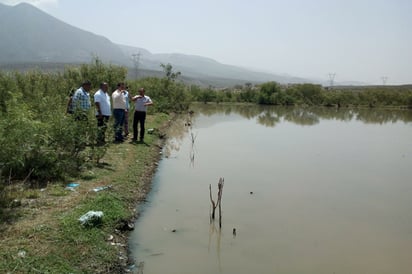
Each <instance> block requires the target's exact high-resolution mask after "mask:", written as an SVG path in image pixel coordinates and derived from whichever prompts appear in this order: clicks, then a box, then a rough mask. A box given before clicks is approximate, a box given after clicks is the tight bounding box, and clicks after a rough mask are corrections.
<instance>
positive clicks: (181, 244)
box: [129, 105, 412, 274]
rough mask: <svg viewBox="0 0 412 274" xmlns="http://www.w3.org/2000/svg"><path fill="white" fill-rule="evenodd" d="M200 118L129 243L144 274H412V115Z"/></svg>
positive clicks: (169, 153)
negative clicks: (218, 204)
mask: <svg viewBox="0 0 412 274" xmlns="http://www.w3.org/2000/svg"><path fill="white" fill-rule="evenodd" d="M193 110H194V114H193V115H184V116H182V117H181V118H180V120H179V121H178V122H177V124H176V127H174V128H173V130H172V131H171V132H170V133H169V136H170V139H169V141H168V143H167V145H166V146H165V148H164V150H163V156H164V157H163V159H162V160H161V162H160V164H159V168H158V171H157V173H156V175H155V177H154V179H153V189H152V191H151V193H150V195H149V197H148V201H147V203H146V204H145V205H143V207H142V210H143V213H142V215H141V217H140V218H139V219H138V221H137V223H136V229H135V231H134V232H133V234H132V235H131V237H130V239H129V244H130V248H131V253H132V257H133V258H134V259H135V262H136V266H137V265H140V269H139V268H138V267H136V268H134V270H133V271H134V272H135V273H144V274H151V273H176V274H183V273H208V274H209V273H236V274H242V273H248V274H250V273H317V274H322V273H330V274H332V273H336V274H338V273H352V274H353V273H359V274H364V273H398V274H402V273H405V274H406V273H412V112H411V111H395V110H370V109H361V110H356V109H355V110H349V109H343V110H339V109H325V108H280V107H259V106H217V105H198V106H194V107H193ZM221 177H223V178H224V188H223V196H222V228H221V229H220V228H219V222H218V219H216V221H215V222H212V223H210V218H209V212H210V204H211V203H210V198H209V184H211V186H212V194H213V196H214V197H216V196H217V183H218V180H219V178H221ZM217 216H218V215H217ZM234 229H235V230H236V234H235V235H234V234H233V230H234Z"/></svg>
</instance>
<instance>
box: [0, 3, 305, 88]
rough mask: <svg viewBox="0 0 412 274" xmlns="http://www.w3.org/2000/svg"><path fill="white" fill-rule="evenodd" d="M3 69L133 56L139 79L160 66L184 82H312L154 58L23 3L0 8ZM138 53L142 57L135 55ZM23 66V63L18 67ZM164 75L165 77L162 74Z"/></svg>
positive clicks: (180, 57) (174, 57) (198, 60)
mask: <svg viewBox="0 0 412 274" xmlns="http://www.w3.org/2000/svg"><path fill="white" fill-rule="evenodd" d="M0 37H1V38H0V69H7V68H10V67H14V68H16V67H18V68H19V67H20V68H21V67H24V68H25V69H27V68H28V67H29V66H30V65H33V66H34V67H38V68H44V67H45V68H47V69H48V70H50V69H51V68H52V67H53V64H56V65H58V67H56V69H61V68H62V64H65V63H67V64H78V63H89V62H90V61H91V59H92V57H93V56H97V57H99V58H100V59H101V60H102V61H104V62H106V63H112V64H119V65H124V66H127V67H129V68H130V71H129V75H130V76H131V77H132V75H133V71H134V63H133V61H132V55H135V57H137V56H138V57H139V60H138V61H139V62H138V64H139V66H138V72H139V76H140V77H142V76H158V75H159V72H160V71H162V69H161V67H160V64H161V63H163V64H167V63H170V64H172V66H173V68H174V70H176V71H180V72H181V73H182V77H181V78H182V79H183V80H184V81H185V82H188V83H193V84H198V85H203V86H207V85H212V86H216V87H224V86H233V85H235V84H244V83H246V82H250V83H260V82H266V81H277V82H280V83H302V82H310V80H306V79H302V78H296V77H288V76H280V75H274V74H269V73H263V72H256V71H253V70H249V69H245V68H240V67H236V66H231V65H225V64H221V63H219V62H217V61H215V60H213V59H210V58H206V57H202V56H194V55H185V54H178V53H173V54H152V53H151V52H150V51H148V50H146V49H143V48H138V47H133V46H125V45H117V44H115V43H113V42H111V41H110V40H109V39H107V38H105V37H103V36H100V35H96V34H94V33H91V32H88V31H84V30H81V29H79V28H76V27H74V26H71V25H69V24H67V23H65V22H63V21H61V20H59V19H57V18H55V17H53V16H50V15H49V14H47V13H45V12H43V11H41V10H39V9H38V8H36V7H34V6H32V5H30V4H25V3H21V4H18V5H16V6H7V5H4V4H0ZM136 54H138V55H136ZM19 64H20V65H19ZM160 75H161V74H160Z"/></svg>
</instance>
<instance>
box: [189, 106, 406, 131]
mask: <svg viewBox="0 0 412 274" xmlns="http://www.w3.org/2000/svg"><path fill="white" fill-rule="evenodd" d="M195 109H196V110H197V113H196V114H197V115H199V114H202V115H205V116H211V115H214V114H217V113H219V114H225V115H230V114H231V113H237V114H239V115H241V116H242V117H244V118H246V119H255V118H256V117H257V121H258V122H259V124H261V125H264V126H268V127H273V126H276V124H277V123H279V121H280V120H281V119H284V120H285V121H289V122H293V123H295V124H298V125H309V126H310V125H315V124H317V123H318V122H319V119H326V120H337V121H350V120H353V119H355V120H359V121H362V122H364V123H378V124H385V123H394V122H397V121H401V122H411V121H412V111H411V110H397V109H370V108H358V109H349V108H325V107H306V108H302V107H282V106H257V105H229V106H228V105H219V104H212V105H208V104H197V105H196V106H195Z"/></svg>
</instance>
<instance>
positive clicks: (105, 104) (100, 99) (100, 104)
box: [94, 82, 112, 145]
mask: <svg viewBox="0 0 412 274" xmlns="http://www.w3.org/2000/svg"><path fill="white" fill-rule="evenodd" d="M108 89H109V85H108V84H107V83H106V82H103V83H101V84H100V89H99V90H98V91H97V92H96V93H95V94H94V104H95V105H96V118H97V128H98V131H97V144H98V145H103V144H104V143H105V132H106V129H107V122H108V121H109V118H110V115H111V112H112V108H111V103H110V96H109V94H107V91H108Z"/></svg>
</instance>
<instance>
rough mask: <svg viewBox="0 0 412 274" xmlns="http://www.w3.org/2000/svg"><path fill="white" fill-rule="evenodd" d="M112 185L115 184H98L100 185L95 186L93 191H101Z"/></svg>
mask: <svg viewBox="0 0 412 274" xmlns="http://www.w3.org/2000/svg"><path fill="white" fill-rule="evenodd" d="M112 187H113V185H108V186H98V187H95V188H93V191H94V192H99V191H102V190H105V189H109V188H112Z"/></svg>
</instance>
